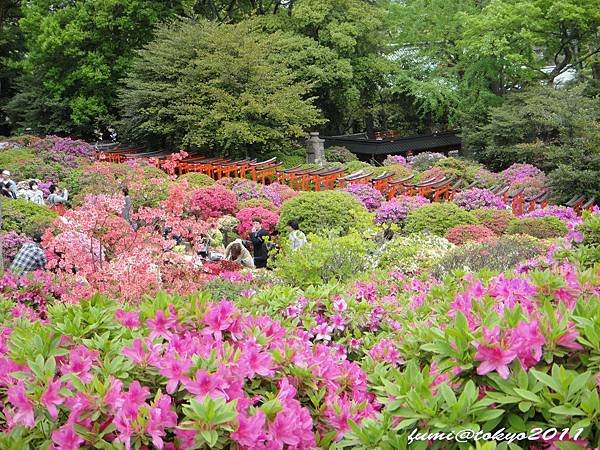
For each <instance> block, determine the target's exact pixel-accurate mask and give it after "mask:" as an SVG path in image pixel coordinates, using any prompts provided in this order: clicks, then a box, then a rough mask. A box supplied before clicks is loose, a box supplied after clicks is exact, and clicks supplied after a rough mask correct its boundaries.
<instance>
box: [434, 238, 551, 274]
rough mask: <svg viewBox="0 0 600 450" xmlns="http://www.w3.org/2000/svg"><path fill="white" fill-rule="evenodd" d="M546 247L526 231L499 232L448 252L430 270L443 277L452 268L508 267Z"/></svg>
mask: <svg viewBox="0 0 600 450" xmlns="http://www.w3.org/2000/svg"><path fill="white" fill-rule="evenodd" d="M546 248H547V246H546V245H545V244H544V243H542V242H541V241H539V240H538V239H536V238H534V237H532V236H528V235H514V236H501V237H499V238H497V239H495V240H489V241H486V242H476V243H475V242H474V243H469V244H466V245H464V246H462V247H457V248H455V249H454V250H452V251H450V252H448V253H447V254H446V255H445V256H444V257H443V258H442V259H441V260H439V261H438V262H437V264H435V265H434V267H433V268H432V273H433V274H434V276H437V277H443V276H445V275H448V274H449V273H450V272H452V271H453V270H464V271H472V272H478V271H480V270H483V269H489V270H494V271H504V270H510V269H512V268H514V267H515V266H516V265H517V264H518V263H520V262H522V261H526V260H528V259H531V258H534V257H536V256H540V255H542V254H543V253H544V251H545V250H546Z"/></svg>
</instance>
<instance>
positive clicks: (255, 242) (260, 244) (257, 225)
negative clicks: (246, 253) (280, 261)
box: [250, 217, 269, 269]
mask: <svg viewBox="0 0 600 450" xmlns="http://www.w3.org/2000/svg"><path fill="white" fill-rule="evenodd" d="M267 236H269V233H268V232H267V230H265V229H264V228H263V226H262V221H261V220H260V219H259V218H257V217H255V218H254V219H252V230H251V231H250V241H252V247H253V248H254V266H255V267H256V268H257V269H260V268H265V267H267V258H268V256H269V251H268V249H267V244H266V242H265V237H267Z"/></svg>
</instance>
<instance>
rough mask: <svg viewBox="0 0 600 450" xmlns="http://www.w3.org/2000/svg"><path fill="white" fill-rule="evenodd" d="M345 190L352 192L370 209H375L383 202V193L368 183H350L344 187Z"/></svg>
mask: <svg viewBox="0 0 600 450" xmlns="http://www.w3.org/2000/svg"><path fill="white" fill-rule="evenodd" d="M344 191H345V192H348V193H350V194H352V195H353V196H354V197H356V198H357V199H358V200H360V202H361V203H362V204H363V205H364V207H365V208H367V210H369V211H371V212H372V211H375V210H376V209H377V208H379V207H380V206H381V203H382V202H383V195H381V192H379V191H378V190H377V189H375V188H374V187H372V186H369V185H368V184H350V185H348V186H346V187H345V188H344Z"/></svg>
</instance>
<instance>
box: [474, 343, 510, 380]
mask: <svg viewBox="0 0 600 450" xmlns="http://www.w3.org/2000/svg"><path fill="white" fill-rule="evenodd" d="M516 357H517V352H515V351H514V350H512V349H508V350H503V349H501V348H499V347H486V346H484V345H480V346H479V347H478V348H477V353H476V354H475V361H481V364H480V365H479V367H477V374H478V375H485V374H487V373H490V372H493V371H494V370H495V371H496V372H498V375H500V377H501V378H503V379H505V380H506V379H507V378H508V377H509V375H510V370H509V369H508V365H509V364H510V363H511V362H512V361H513V360H514V359H515V358H516Z"/></svg>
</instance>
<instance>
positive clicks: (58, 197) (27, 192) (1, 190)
mask: <svg viewBox="0 0 600 450" xmlns="http://www.w3.org/2000/svg"><path fill="white" fill-rule="evenodd" d="M0 171H1V173H2V176H1V178H0V194H1V195H3V196H4V197H8V198H12V199H17V198H22V199H24V200H27V201H29V202H32V203H36V204H38V205H48V206H50V207H52V208H55V207H58V206H64V205H65V204H66V203H67V201H68V200H69V193H68V192H67V190H66V189H63V190H62V192H59V190H58V187H57V186H56V185H54V184H53V185H50V187H49V188H48V191H49V194H48V196H47V197H46V198H45V199H44V192H43V191H42V190H41V189H40V187H39V183H38V181H37V180H29V181H28V182H25V184H24V185H22V183H19V184H17V183H16V182H15V181H14V180H13V179H12V178H11V175H10V172H9V171H8V170H1V169H0ZM20 186H22V187H20Z"/></svg>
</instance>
